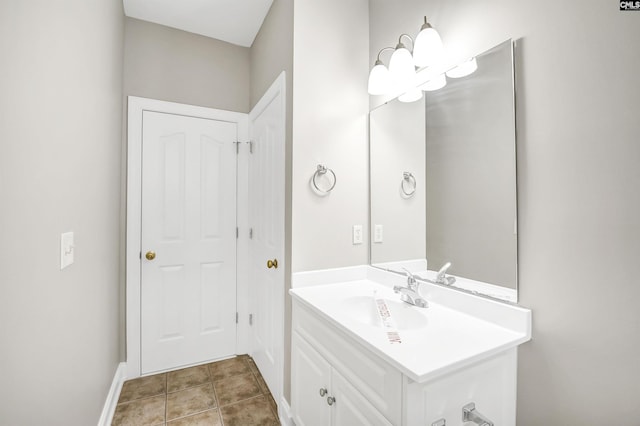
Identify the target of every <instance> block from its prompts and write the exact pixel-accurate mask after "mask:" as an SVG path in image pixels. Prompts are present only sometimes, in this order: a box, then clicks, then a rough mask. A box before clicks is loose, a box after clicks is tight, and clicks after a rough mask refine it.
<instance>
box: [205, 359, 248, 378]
mask: <svg viewBox="0 0 640 426" xmlns="http://www.w3.org/2000/svg"><path fill="white" fill-rule="evenodd" d="M248 372H249V366H248V365H247V362H246V361H245V359H244V358H240V357H236V358H231V359H225V360H223V361H218V362H214V363H211V364H209V373H210V375H211V380H213V381H216V380H221V379H226V378H227V377H233V376H237V375H240V374H246V373H248Z"/></svg>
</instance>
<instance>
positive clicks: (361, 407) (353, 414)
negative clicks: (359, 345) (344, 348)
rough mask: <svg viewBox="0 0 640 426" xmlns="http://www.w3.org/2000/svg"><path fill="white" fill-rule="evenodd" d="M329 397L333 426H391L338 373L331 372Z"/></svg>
mask: <svg viewBox="0 0 640 426" xmlns="http://www.w3.org/2000/svg"><path fill="white" fill-rule="evenodd" d="M330 397H331V398H335V400H334V401H333V404H332V410H333V413H332V414H333V421H332V423H331V424H332V425H333V426H392V425H391V423H389V421H388V420H387V419H386V418H385V417H384V416H383V415H382V414H380V412H379V411H378V410H376V408H375V407H374V406H373V405H371V403H369V401H367V400H366V399H365V398H364V397H363V396H362V394H361V393H360V392H358V391H357V390H356V389H355V388H354V387H353V386H352V385H351V384H350V383H349V382H348V381H347V380H346V379H345V378H344V377H342V375H340V373H338V372H337V371H335V370H333V372H332V375H331V389H330Z"/></svg>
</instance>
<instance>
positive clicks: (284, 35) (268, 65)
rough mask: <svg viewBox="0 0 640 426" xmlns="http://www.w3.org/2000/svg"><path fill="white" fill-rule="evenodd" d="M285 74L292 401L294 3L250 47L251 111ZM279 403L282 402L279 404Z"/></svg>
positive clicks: (281, 6)
mask: <svg viewBox="0 0 640 426" xmlns="http://www.w3.org/2000/svg"><path fill="white" fill-rule="evenodd" d="M282 71H285V73H286V80H287V82H286V95H287V123H286V136H285V138H286V141H285V150H286V152H285V167H286V170H285V262H284V265H285V304H284V306H285V333H284V386H283V394H284V397H285V398H286V399H287V401H290V395H291V387H290V381H291V380H290V379H291V376H290V368H289V366H290V365H291V360H290V357H291V298H290V297H289V294H288V290H289V289H290V288H291V156H292V139H291V123H292V117H293V109H292V99H293V0H274V2H273V4H272V5H271V9H270V10H269V14H268V15H267V17H266V18H265V21H264V23H263V24H262V28H261V29H260V31H259V32H258V35H257V36H256V39H255V40H254V42H253V45H252V46H251V101H250V104H251V108H253V107H254V106H255V105H256V103H257V102H258V101H259V100H260V98H261V97H262V95H264V93H265V92H266V91H267V89H268V88H269V87H270V86H271V84H272V83H273V82H274V80H275V79H276V78H277V77H278V76H279V75H280V73H281V72H282ZM276 402H278V403H280V401H276Z"/></svg>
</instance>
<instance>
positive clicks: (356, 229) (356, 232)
mask: <svg viewBox="0 0 640 426" xmlns="http://www.w3.org/2000/svg"><path fill="white" fill-rule="evenodd" d="M353 244H362V225H353Z"/></svg>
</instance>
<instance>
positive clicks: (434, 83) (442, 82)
mask: <svg viewBox="0 0 640 426" xmlns="http://www.w3.org/2000/svg"><path fill="white" fill-rule="evenodd" d="M446 85H447V77H445V76H444V74H440V75H439V76H437V77H434V78H432V79H431V80H429V81H427V82H426V83H424V84H423V85H422V86H420V87H419V89H420V90H424V91H425V92H431V91H433V90H438V89H442V88H443V87H444V86H446Z"/></svg>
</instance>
